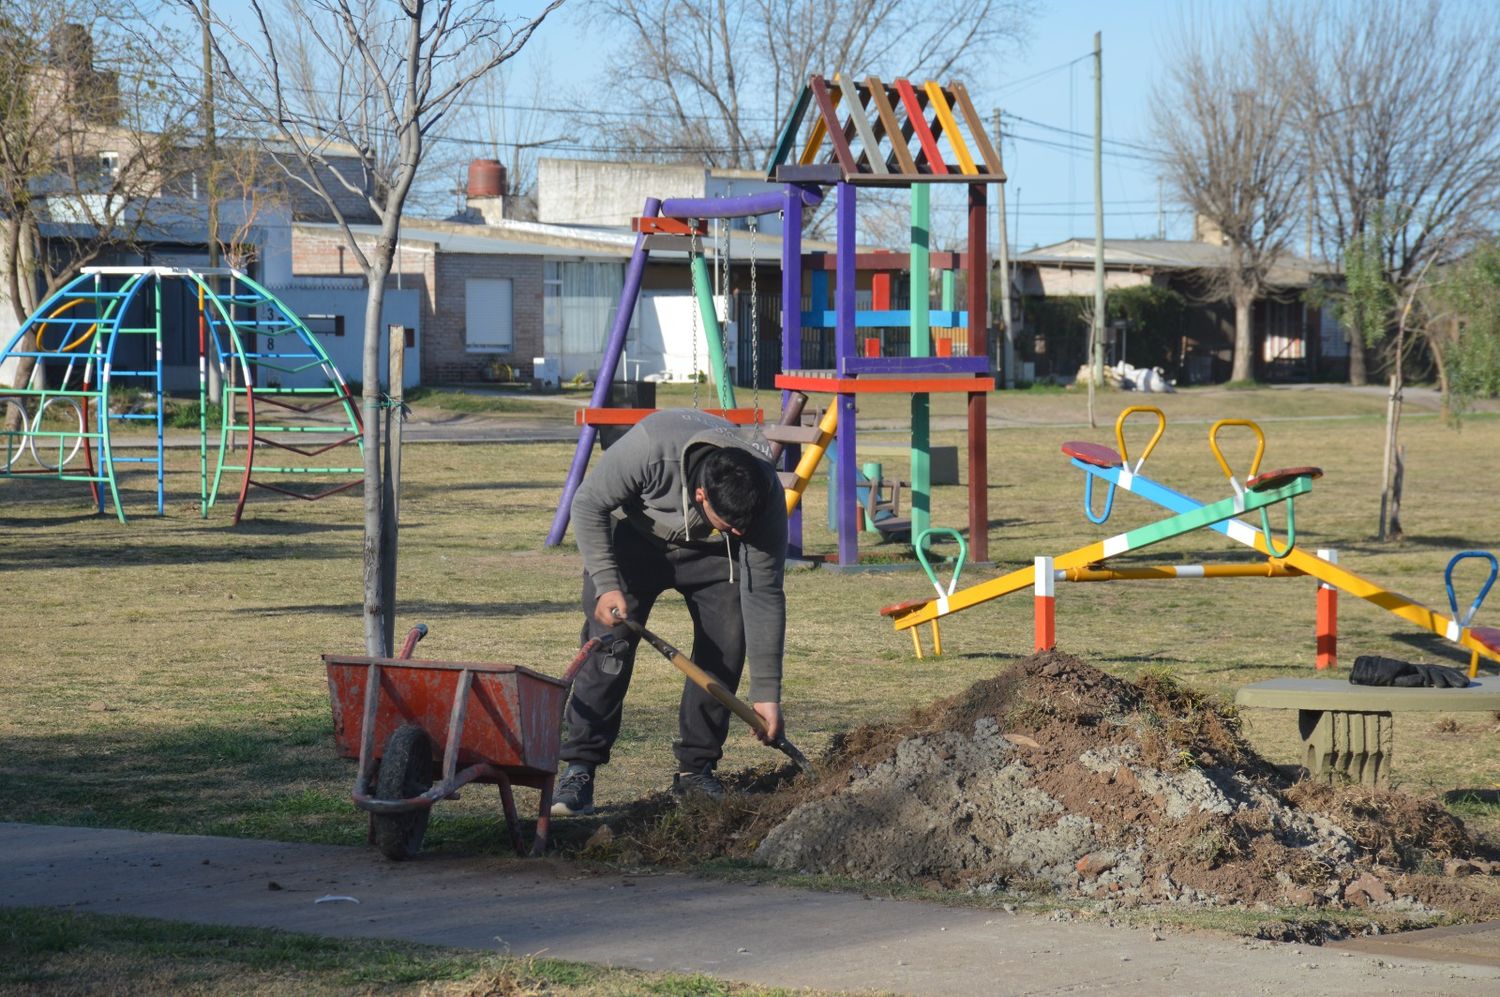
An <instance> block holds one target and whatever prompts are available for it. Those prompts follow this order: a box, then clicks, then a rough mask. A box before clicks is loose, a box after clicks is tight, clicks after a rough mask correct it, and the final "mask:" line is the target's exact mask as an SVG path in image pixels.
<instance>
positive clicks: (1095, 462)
mask: <svg viewBox="0 0 1500 997" xmlns="http://www.w3.org/2000/svg"><path fill="white" fill-rule="evenodd" d="M1137 413H1150V414H1152V415H1155V416H1156V418H1157V427H1156V431H1155V433H1153V434H1152V436H1151V439H1150V442H1148V443H1147V444H1146V448H1145V449H1144V450H1143V451H1142V453H1141V456H1140V457H1139V459H1137V460H1136V462H1135V464H1134V465H1133V466H1132V465H1131V463H1130V457H1129V454H1128V451H1127V450H1126V448H1125V423H1126V420H1127V419H1128V418H1129V417H1130V416H1131V415H1134V414H1137ZM1166 425H1167V417H1166V415H1165V414H1163V413H1162V411H1161V410H1160V409H1157V408H1152V407H1149V406H1135V407H1132V408H1127V409H1126V410H1125V411H1123V412H1121V413H1120V416H1119V418H1118V419H1116V420H1115V441H1116V443H1118V444H1119V447H1120V449H1119V451H1118V452H1117V451H1114V450H1111V449H1110V448H1109V447H1106V446H1102V445H1100V444H1095V443H1077V442H1073V443H1065V444H1063V448H1062V449H1063V453H1065V454H1067V455H1068V456H1069V457H1070V458H1072V463H1073V466H1074V467H1077V468H1079V469H1081V470H1082V471H1083V472H1084V473H1085V474H1086V475H1088V477H1087V478H1086V479H1085V486H1084V509H1085V511H1086V512H1087V514H1088V517H1089V519H1090V520H1091V521H1092V522H1094V523H1103V522H1104V521H1105V520H1107V519H1108V518H1109V514H1110V511H1111V509H1112V508H1113V505H1114V496H1115V491H1116V489H1123V490H1124V491H1127V492H1130V493H1131V494H1132V495H1139V496H1140V497H1141V498H1144V499H1146V500H1147V501H1150V502H1154V503H1156V504H1157V505H1160V506H1162V507H1164V508H1165V509H1167V510H1168V511H1171V512H1175V513H1177V514H1179V515H1182V514H1186V513H1189V512H1193V511H1195V510H1204V509H1209V508H1214V507H1216V506H1218V505H1220V504H1221V503H1213V505H1210V506H1205V505H1204V504H1203V503H1201V502H1199V501H1197V500H1196V499H1193V498H1190V497H1189V496H1187V495H1184V494H1182V493H1181V492H1178V491H1174V490H1173V489H1171V488H1168V487H1167V486H1166V485H1163V484H1161V483H1160V482H1158V481H1155V480H1153V479H1151V478H1148V477H1146V476H1145V475H1142V474H1141V473H1140V469H1141V466H1142V465H1143V464H1145V462H1146V458H1147V457H1149V456H1150V454H1151V451H1152V449H1153V448H1155V446H1156V443H1157V441H1158V440H1160V439H1161V436H1162V433H1164V432H1165V431H1166ZM1231 426H1238V427H1243V428H1247V429H1249V430H1250V431H1251V432H1252V433H1254V435H1255V456H1254V457H1253V458H1252V460H1251V463H1250V474H1249V477H1248V478H1247V481H1246V485H1248V486H1250V487H1251V488H1253V484H1252V483H1253V482H1256V481H1257V480H1259V479H1261V478H1264V477H1266V476H1265V475H1259V476H1258V477H1257V475H1256V472H1257V470H1258V469H1259V467H1260V461H1261V458H1262V457H1263V456H1264V455H1265V449H1266V439H1265V434H1264V433H1263V432H1261V429H1260V427H1259V426H1258V425H1256V424H1255V423H1254V422H1251V421H1250V420H1248V419H1220V420H1219V421H1218V422H1216V423H1214V424H1213V425H1212V426H1211V427H1210V428H1209V431H1208V438H1209V445H1210V447H1211V448H1212V449H1213V452H1214V457H1215V459H1217V461H1218V463H1219V467H1220V469H1221V470H1222V471H1223V472H1224V475H1225V477H1227V478H1228V479H1229V483H1230V486H1231V487H1232V488H1233V489H1234V490H1235V493H1236V494H1241V493H1243V492H1244V491H1245V490H1246V486H1242V485H1241V484H1240V483H1239V481H1238V480H1237V479H1236V478H1235V475H1234V472H1233V470H1232V469H1231V468H1230V466H1229V463H1228V461H1226V460H1225V459H1224V454H1223V451H1222V450H1221V449H1220V447H1219V442H1218V436H1219V431H1220V430H1222V429H1224V428H1227V427H1231ZM1290 470H1297V469H1295V468H1293V469H1290ZM1271 473H1273V474H1281V473H1285V472H1280V471H1278V472H1271ZM1095 478H1098V479H1100V480H1102V481H1104V482H1105V483H1106V484H1107V485H1108V486H1109V491H1108V492H1107V493H1106V496H1105V502H1104V511H1103V512H1102V513H1100V514H1095V513H1094V511H1093V482H1094V479H1095ZM1261 522H1262V528H1261V529H1256V528H1255V527H1254V526H1252V525H1251V524H1249V523H1246V522H1244V521H1242V520H1239V519H1234V518H1220V519H1216V520H1215V521H1214V522H1212V523H1210V524H1208V526H1209V529H1212V530H1215V531H1217V532H1219V533H1222V534H1224V535H1225V536H1227V537H1229V538H1230V539H1231V540H1234V541H1235V542H1237V543H1240V544H1243V545H1245V546H1246V547H1250V548H1252V549H1254V550H1256V551H1258V552H1260V553H1261V554H1264V555H1265V556H1266V557H1268V558H1270V559H1271V563H1272V564H1281V565H1285V566H1286V567H1289V568H1292V569H1295V570H1296V571H1300V572H1301V573H1303V574H1305V575H1310V576H1312V577H1313V578H1316V579H1317V580H1318V581H1320V582H1323V583H1324V584H1325V585H1329V586H1332V587H1333V588H1335V589H1338V590H1340V591H1343V592H1347V593H1349V594H1350V595H1353V596H1357V597H1359V598H1361V599H1364V600H1365V601H1366V602H1371V603H1374V604H1375V605H1377V606H1379V607H1380V608H1381V609H1384V610H1386V611H1387V612H1391V613H1394V614H1396V615H1397V616H1399V617H1401V618H1402V619H1404V620H1407V621H1408V622H1411V623H1414V624H1416V625H1417V626H1419V627H1421V628H1423V629H1424V630H1429V631H1431V632H1432V633H1435V634H1437V635H1438V636H1439V637H1442V638H1444V639H1446V640H1449V641H1452V642H1453V643H1455V644H1458V645H1459V646H1461V647H1465V648H1467V649H1468V650H1469V652H1470V658H1469V676H1470V677H1471V678H1472V677H1473V676H1474V675H1476V674H1478V671H1479V658H1480V656H1481V655H1483V656H1484V657H1486V658H1489V659H1490V660H1492V661H1496V662H1500V629H1497V628H1495V627H1471V626H1469V622H1470V621H1471V620H1472V619H1473V618H1474V615H1475V614H1476V613H1477V612H1478V611H1479V607H1480V605H1481V604H1482V603H1483V602H1484V597H1485V596H1486V595H1487V594H1489V591H1490V587H1491V586H1492V585H1493V584H1494V582H1495V576H1496V574H1497V573H1500V564H1497V562H1496V559H1495V557H1494V555H1492V554H1489V553H1487V552H1485V551H1461V552H1459V553H1458V554H1456V555H1454V557H1453V558H1452V559H1451V560H1450V561H1449V562H1448V567H1447V570H1446V572H1445V579H1444V580H1445V583H1446V586H1447V590H1448V602H1449V606H1450V607H1451V609H1452V612H1453V616H1452V617H1447V616H1444V615H1442V614H1441V613H1437V612H1434V611H1433V610H1431V609H1429V608H1427V607H1426V606H1424V605H1422V604H1421V603H1419V602H1417V601H1416V600H1415V599H1412V598H1410V597H1408V596H1404V595H1402V594H1401V593H1399V592H1393V591H1391V590H1390V589H1387V588H1385V587H1384V586H1382V585H1378V584H1376V583H1375V582H1372V581H1370V580H1369V579H1367V578H1364V577H1362V576H1360V575H1356V574H1355V573H1354V572H1352V571H1348V570H1346V569H1344V568H1341V567H1339V566H1338V565H1337V564H1335V563H1333V562H1331V561H1329V560H1326V559H1324V558H1322V557H1319V556H1317V555H1316V554H1312V553H1309V552H1307V551H1305V550H1302V549H1299V548H1295V547H1294V546H1292V544H1291V542H1290V541H1291V537H1292V529H1293V524H1292V519H1291V505H1290V503H1288V507H1287V533H1288V540H1289V542H1288V545H1287V549H1284V550H1282V549H1278V548H1277V547H1276V545H1275V543H1274V541H1272V539H1271V534H1270V530H1269V527H1268V526H1267V525H1266V514H1265V511H1264V508H1263V509H1262V512H1261ZM1466 558H1480V559H1487V560H1488V561H1489V563H1490V575H1489V579H1488V581H1486V582H1485V584H1484V586H1483V587H1482V588H1481V590H1480V592H1479V595H1478V597H1477V598H1476V599H1475V600H1474V602H1473V603H1472V604H1471V605H1470V606H1469V608H1468V609H1467V610H1466V611H1465V612H1463V613H1462V614H1460V612H1459V610H1458V599H1457V596H1456V595H1455V594H1454V591H1453V569H1454V567H1456V566H1457V565H1458V563H1459V562H1460V561H1463V560H1465V559H1466ZM1057 567H1058V569H1059V570H1061V569H1064V568H1066V567H1069V566H1068V565H1063V564H1062V563H1061V561H1060V560H1059V562H1058V564H1057Z"/></svg>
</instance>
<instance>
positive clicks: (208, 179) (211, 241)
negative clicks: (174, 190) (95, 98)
mask: <svg viewBox="0 0 1500 997" xmlns="http://www.w3.org/2000/svg"><path fill="white" fill-rule="evenodd" d="M202 20H203V155H204V157H205V159H206V165H207V175H206V176H205V177H204V181H205V184H204V186H205V190H206V192H207V196H208V268H209V269H210V270H213V269H216V268H217V267H218V265H219V140H218V135H217V134H216V130H215V128H214V48H213V36H212V35H211V34H210V33H209V30H208V26H209V20H210V12H209V8H208V0H203V18H202ZM208 286H209V287H211V288H212V289H213V290H214V292H215V293H216V294H217V293H218V290H219V278H218V277H217V276H210V277H209V278H208ZM209 335H210V337H212V335H213V334H212V333H211V332H210V333H209ZM203 360H204V367H205V369H206V371H207V374H208V400H209V401H210V402H213V403H215V404H218V403H220V402H222V401H223V397H224V386H223V382H222V379H221V377H220V370H219V351H218V350H217V349H216V348H215V347H214V345H213V343H210V342H205V356H204V358H203Z"/></svg>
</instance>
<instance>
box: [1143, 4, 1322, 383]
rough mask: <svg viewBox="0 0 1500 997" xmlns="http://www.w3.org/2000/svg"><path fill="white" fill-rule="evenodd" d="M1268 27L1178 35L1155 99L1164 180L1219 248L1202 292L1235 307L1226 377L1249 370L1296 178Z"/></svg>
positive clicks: (1294, 205)
mask: <svg viewBox="0 0 1500 997" xmlns="http://www.w3.org/2000/svg"><path fill="white" fill-rule="evenodd" d="M1268 33H1269V31H1268V29H1267V28H1265V27H1263V26H1262V27H1257V28H1254V29H1253V30H1251V31H1250V32H1249V33H1248V34H1247V33H1246V32H1243V31H1237V32H1234V33H1231V32H1228V31H1218V32H1214V31H1209V32H1208V33H1206V34H1204V35H1202V36H1199V37H1193V36H1189V37H1186V38H1184V39H1183V40H1182V42H1181V43H1180V44H1179V46H1178V49H1179V51H1178V52H1176V53H1175V54H1173V55H1172V56H1171V57H1170V58H1169V59H1168V67H1169V68H1168V69H1167V71H1166V81H1165V83H1164V84H1162V85H1161V86H1159V87H1158V90H1157V93H1156V95H1155V100H1154V104H1155V121H1154V127H1155V131H1156V134H1157V135H1158V137H1159V138H1160V140H1161V142H1162V144H1163V145H1164V146H1165V147H1166V150H1167V162H1166V167H1165V169H1166V176H1167V179H1168V181H1169V182H1170V183H1171V184H1172V186H1173V187H1175V188H1176V190H1177V192H1178V195H1179V197H1181V199H1182V200H1183V201H1184V202H1185V203H1187V204H1189V205H1191V206H1192V208H1193V210H1194V212H1196V214H1197V215H1198V217H1199V219H1200V220H1201V221H1203V222H1207V223H1208V224H1209V225H1210V226H1212V228H1213V229H1216V230H1217V232H1218V235H1219V239H1220V241H1221V242H1222V244H1223V246H1224V249H1225V265H1224V266H1223V267H1221V268H1219V269H1216V270H1209V271H1205V272H1204V278H1205V280H1206V281H1207V284H1208V293H1209V295H1210V297H1212V298H1214V299H1217V300H1222V301H1228V302H1230V303H1232V304H1233V305H1234V363H1233V367H1232V372H1231V374H1230V379H1231V380H1234V381H1248V380H1250V379H1251V378H1252V377H1253V376H1254V358H1255V357H1254V345H1255V344H1254V337H1253V332H1252V329H1251V325H1250V316H1251V307H1252V305H1253V304H1254V302H1255V299H1256V298H1258V297H1260V296H1261V295H1263V294H1264V293H1265V292H1266V290H1267V275H1268V273H1269V272H1270V269H1271V267H1272V265H1273V264H1274V263H1275V262H1276V261H1277V260H1278V258H1280V257H1282V256H1283V255H1284V254H1286V252H1287V251H1288V246H1289V241H1290V236H1291V230H1292V225H1293V223H1294V222H1295V221H1296V218H1297V209H1298V206H1299V202H1300V192H1301V182H1302V173H1301V157H1300V155H1299V147H1298V144H1297V143H1296V135H1295V126H1296V112H1295V109H1294V108H1293V107H1292V105H1291V104H1290V103H1289V102H1288V101H1287V100H1286V96H1285V92H1284V85H1283V75H1282V73H1281V72H1280V70H1279V66H1278V64H1277V54H1276V52H1275V51H1273V50H1271V49H1270V47H1269V45H1268V40H1269V39H1268V37H1267V36H1268Z"/></svg>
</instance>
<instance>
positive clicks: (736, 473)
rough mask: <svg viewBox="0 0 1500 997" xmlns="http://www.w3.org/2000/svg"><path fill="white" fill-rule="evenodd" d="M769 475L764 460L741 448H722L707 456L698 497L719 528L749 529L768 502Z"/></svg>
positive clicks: (734, 530) (711, 519) (738, 530)
mask: <svg viewBox="0 0 1500 997" xmlns="http://www.w3.org/2000/svg"><path fill="white" fill-rule="evenodd" d="M767 490H768V489H767V488H766V476H765V469H764V468H763V467H762V463H761V461H759V460H757V459H756V458H755V457H754V456H753V455H752V454H750V453H748V452H747V451H744V450H740V449H739V448H737V447H718V448H716V449H715V450H714V451H713V452H712V453H710V454H709V455H708V456H706V457H704V458H703V464H702V466H701V468H700V469H699V473H698V484H697V492H696V494H695V495H694V497H695V498H696V499H697V500H698V501H699V502H700V503H701V504H702V505H703V506H704V511H705V512H707V513H709V519H710V521H713V520H718V522H714V524H713V525H714V526H715V527H716V528H717V529H720V530H725V529H727V532H730V533H734V534H736V535H739V534H743V533H745V532H747V531H748V530H749V529H750V527H751V525H752V524H753V523H754V522H755V520H756V517H758V516H759V515H760V513H761V510H762V509H763V508H764V507H765V503H766V492H767Z"/></svg>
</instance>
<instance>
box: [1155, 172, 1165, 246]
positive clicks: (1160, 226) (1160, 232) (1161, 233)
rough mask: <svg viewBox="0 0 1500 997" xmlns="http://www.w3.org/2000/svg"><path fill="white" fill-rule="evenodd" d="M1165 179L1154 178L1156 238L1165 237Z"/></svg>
mask: <svg viewBox="0 0 1500 997" xmlns="http://www.w3.org/2000/svg"><path fill="white" fill-rule="evenodd" d="M1165 188H1166V181H1165V180H1163V179H1162V178H1161V177H1157V178H1156V238H1157V239H1165V238H1166V237H1167V207H1166V197H1165V193H1166V189H1165Z"/></svg>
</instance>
